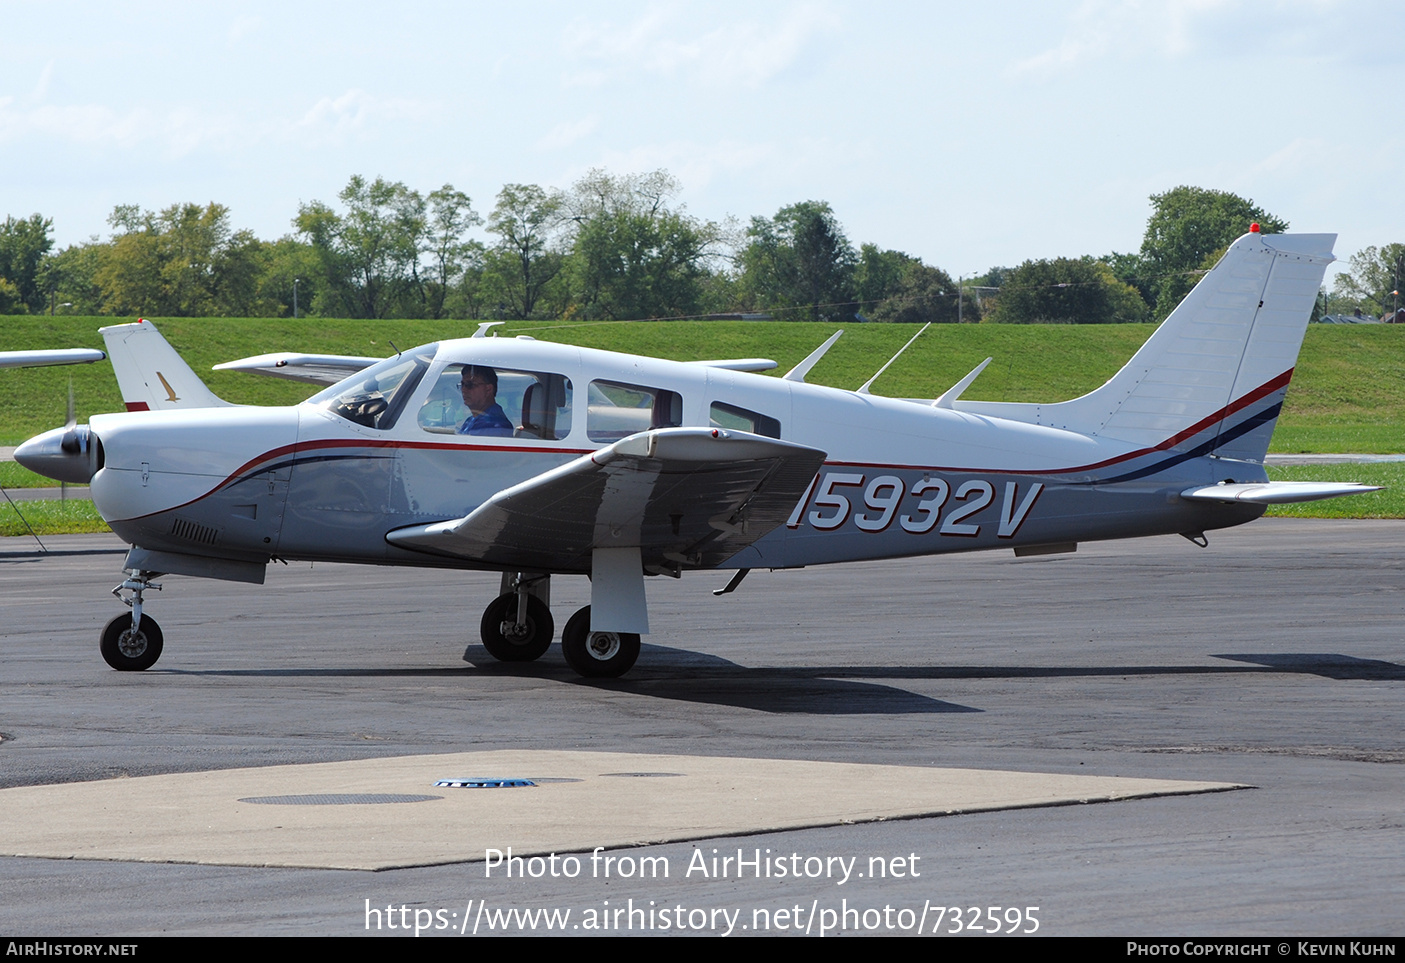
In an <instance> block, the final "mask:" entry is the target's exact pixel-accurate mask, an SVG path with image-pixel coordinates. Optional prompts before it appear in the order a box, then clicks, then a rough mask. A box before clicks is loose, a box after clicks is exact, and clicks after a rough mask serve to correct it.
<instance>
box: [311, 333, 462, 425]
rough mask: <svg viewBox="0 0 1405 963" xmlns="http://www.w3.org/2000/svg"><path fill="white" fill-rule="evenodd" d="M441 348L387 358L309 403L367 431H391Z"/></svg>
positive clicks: (430, 347)
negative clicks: (389, 429) (370, 429)
mask: <svg viewBox="0 0 1405 963" xmlns="http://www.w3.org/2000/svg"><path fill="white" fill-rule="evenodd" d="M438 347H439V346H438V345H435V344H429V345H425V346H424V347H421V348H415V349H414V350H412V351H407V352H404V353H402V354H397V355H396V356H395V357H393V358H386V359H385V360H384V361H381V362H379V363H377V364H373V365H371V367H369V368H367V369H365V370H364V371H358V372H357V373H356V374H354V375H352V376H351V377H350V378H345V379H343V380H342V381H339V382H337V383H336V384H334V385H332V386H331V387H330V388H326V389H324V390H322V391H319V392H318V393H317V394H315V395H313V396H312V397H311V398H309V399H308V402H309V403H310V404H314V405H318V406H320V407H323V408H326V409H327V410H328V411H330V412H331V413H332V414H334V415H340V416H341V417H343V418H345V419H346V420H347V421H351V422H355V423H356V424H358V425H362V426H364V427H366V428H378V429H386V428H391V427H393V426H394V425H395V422H396V420H397V419H399V417H400V412H401V411H402V410H403V409H404V407H405V403H406V402H407V401H408V400H409V398H410V395H412V394H414V391H415V387H416V386H417V385H418V384H419V383H420V379H421V378H423V377H424V373H425V372H426V371H427V370H429V363H430V362H431V361H433V360H434V352H435V351H436V350H438Z"/></svg>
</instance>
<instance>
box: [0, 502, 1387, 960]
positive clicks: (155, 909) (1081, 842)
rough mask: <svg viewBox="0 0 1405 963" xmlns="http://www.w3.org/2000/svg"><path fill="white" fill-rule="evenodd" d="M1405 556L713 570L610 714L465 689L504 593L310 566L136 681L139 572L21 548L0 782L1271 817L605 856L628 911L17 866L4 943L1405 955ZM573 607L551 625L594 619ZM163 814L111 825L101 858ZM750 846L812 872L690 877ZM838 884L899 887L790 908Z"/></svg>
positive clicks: (247, 590) (1215, 543)
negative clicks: (696, 759) (841, 767)
mask: <svg viewBox="0 0 1405 963" xmlns="http://www.w3.org/2000/svg"><path fill="white" fill-rule="evenodd" d="M1402 536H1405V523H1400V522H1337V521H1299V520H1287V519H1272V520H1261V521H1259V522H1255V523H1254V524H1252V525H1249V526H1246V527H1244V528H1241V529H1237V530H1234V531H1230V532H1221V533H1210V546H1209V548H1207V549H1203V550H1202V549H1199V548H1196V547H1195V546H1193V545H1191V544H1190V543H1189V542H1187V541H1184V540H1183V539H1180V538H1176V537H1168V538H1160V539H1148V540H1137V541H1129V542H1119V543H1107V544H1102V545H1084V546H1081V547H1080V549H1079V552H1078V553H1077V554H1075V555H1068V556H1052V557H1045V558H1034V559H1021V560H1016V559H1013V558H1012V557H1011V556H1010V555H1008V554H1006V553H988V554H981V555H972V556H949V557H945V558H932V559H913V560H904V561H898V562H885V563H866V564H860V565H848V566H835V567H829V568H816V569H807V570H803V571H793V572H775V573H769V572H755V573H753V574H752V576H751V577H750V578H749V579H747V581H746V582H745V583H744V584H743V585H742V587H741V588H740V589H739V590H738V591H737V592H736V593H735V594H733V595H730V596H726V597H724V598H720V599H719V598H714V597H712V595H711V594H710V592H709V589H712V588H717V587H720V586H721V585H722V584H724V583H725V581H726V578H725V575H724V574H703V575H689V576H685V577H684V578H683V579H682V580H681V581H677V582H675V581H671V580H665V579H654V580H650V583H649V595H650V605H651V613H650V614H651V623H652V624H653V626H654V628H655V634H654V635H652V636H649V637H647V638H646V641H645V648H644V653H643V655H642V657H641V659H640V662H639V664H638V665H637V666H636V668H635V669H634V670H633V671H632V672H631V673H630V675H629V676H627V677H626V678H625V679H622V680H619V681H613V682H603V683H587V682H582V681H580V680H578V679H577V678H576V677H575V676H574V675H573V674H572V673H571V672H570V670H569V669H568V668H567V667H566V666H565V664H564V662H563V661H562V659H561V657H560V653H559V651H558V650H557V649H556V648H553V649H552V651H550V652H548V653H547V655H546V656H545V657H543V659H542V660H541V661H539V662H537V663H533V664H530V665H526V666H522V665H516V666H514V665H505V664H499V663H495V662H493V661H492V660H491V659H490V658H489V657H488V655H487V653H486V652H485V651H484V650H483V649H482V647H481V646H480V645H478V644H476V642H473V644H470V645H469V647H468V651H467V656H468V660H469V661H467V662H465V661H463V659H462V657H463V655H464V654H465V653H464V646H465V644H466V643H467V642H472V640H473V639H475V638H476V636H477V631H478V621H479V617H480V614H481V611H482V608H483V606H484V605H485V604H486V603H487V602H488V601H489V600H490V599H491V597H492V595H493V594H494V593H495V591H496V587H497V579H496V577H495V576H490V575H482V574H464V573H452V572H442V571H432V570H431V571H411V570H404V569H378V568H369V567H366V568H360V567H351V566H337V565H320V564H319V565H316V566H308V565H306V564H303V565H292V566H288V567H286V568H285V567H283V566H276V567H274V568H273V569H271V570H270V573H269V581H268V583H267V584H266V585H264V586H262V587H256V586H243V585H236V584H232V583H219V582H208V581H201V580H194V579H185V578H176V577H170V578H167V579H165V580H164V583H165V589H164V590H163V591H162V592H159V593H158V592H153V593H150V594H149V595H148V601H147V612H148V613H149V614H150V615H152V616H154V617H155V618H157V619H158V620H159V621H160V623H161V625H162V628H163V629H164V633H165V638H166V652H165V654H164V655H163V657H162V659H161V661H160V662H159V663H158V664H157V665H156V666H155V667H154V668H153V669H151V670H150V671H148V672H146V673H130V674H127V673H116V672H113V671H111V670H110V669H108V668H107V667H106V665H105V664H104V663H103V662H102V661H101V659H100V657H99V655H98V653H97V644H96V642H97V635H98V632H99V630H100V629H101V627H102V625H103V624H104V623H105V622H106V620H107V619H109V618H111V617H112V616H113V615H115V614H117V613H118V612H119V611H124V609H122V607H121V606H120V605H119V604H118V603H117V602H116V601H115V600H114V599H112V598H111V596H110V595H109V594H108V592H109V590H110V589H111V587H112V586H113V585H114V584H116V582H117V581H118V579H119V572H118V565H119V564H120V561H121V546H120V543H118V542H116V540H115V539H113V538H111V537H103V536H64V537H50V538H46V539H45V541H46V544H48V545H49V547H50V548H51V549H54V550H55V551H52V552H51V553H50V554H49V555H47V556H44V555H39V554H36V553H35V551H34V543H33V541H32V540H29V541H27V542H26V540H23V539H18V538H16V539H5V540H3V543H0V597H2V598H3V611H4V616H5V622H6V629H5V641H4V645H3V648H0V679H3V680H4V688H3V690H0V691H3V693H4V696H3V699H2V700H0V733H3V734H4V741H3V742H0V787H16V786H39V785H53V784H63V783H71V782H80V781H92V780H103V779H121V778H123V777H131V776H143V775H156V774H162V773H182V772H203V771H210V770H217V769H231V768H236V767H250V766H270V765H279V764H303V763H325V762H336V761H349V760H375V759H381V758H386V757H396V756H406V755H422V754H433V753H463V752H476V751H488V750H573V751H574V750H586V751H592V752H620V753H641V752H642V753H652V754H657V755H675V756H683V757H686V756H710V757H736V758H744V759H784V760H796V761H814V762H835V763H874V764H882V765H889V766H904V767H928V768H931V767H952V768H969V769H988V770H1009V771H1017V772H1022V773H1056V774H1068V775H1091V776H1121V777H1134V778H1143V779H1145V778H1153V779H1177V780H1197V781H1209V782H1225V783H1238V784H1248V785H1251V786H1253V787H1255V788H1252V789H1247V790H1239V791H1233V792H1223V793H1214V794H1209V795H1192V796H1171V797H1165V798H1155V799H1138V800H1129V801H1125V802H1115V803H1104V804H1096V805H1071V806H1060V807H1054V808H1029V809H1017V810H1003V811H995V812H982V813H972V814H965V815H954V816H946V817H941V818H921V819H904V820H895V821H883V822H872V823H865V824H856V825H839V826H829V827H817V828H810V829H798V830H793V831H786V832H768V833H762V834H758V835H746V836H727V837H716V836H714V837H711V838H705V839H697V840H693V841H691V842H682V843H672V844H668V845H661V846H649V847H643V848H639V849H611V850H609V854H610V855H614V856H616V857H622V856H624V855H628V856H631V857H632V858H633V859H634V860H636V861H637V862H635V863H633V864H632V865H634V866H642V865H643V863H642V860H643V858H645V857H667V858H668V861H669V866H670V869H671V871H670V875H669V878H667V879H662V878H647V879H641V878H639V876H638V875H635V876H632V877H627V878H621V877H620V875H619V874H618V873H616V874H615V875H613V876H610V877H609V878H606V877H604V876H602V875H601V874H600V873H599V872H598V871H596V872H592V863H591V860H590V854H589V852H585V853H583V854H581V855H579V856H578V859H579V860H580V863H581V869H580V870H579V872H578V873H577V875H575V876H574V877H570V876H566V875H564V874H561V873H558V875H556V876H554V877H553V876H552V875H551V873H550V871H549V870H548V869H547V868H546V867H545V865H543V866H541V867H535V868H539V869H541V871H542V872H541V875H540V876H539V878H531V877H530V876H528V877H526V878H519V877H513V878H506V877H505V876H504V875H503V872H502V869H501V867H499V868H498V870H497V871H496V872H491V871H490V870H489V869H488V868H487V866H486V864H485V863H484V862H481V861H479V862H468V863H460V864H454V865H446V866H433V867H422V868H410V869H395V870H386V871H382V872H375V873H371V872H365V871H352V870H317V869H286V868H263V867H248V866H244V867H234V866H219V865H185V864H171V863H140V862H125V861H97V860H71V859H70V860H52V859H39V858H15V857H8V858H0V932H5V933H8V934H26V935H85V934H87V935H124V934H130V935H138V934H160V933H183V934H250V935H253V934H275V935H283V934H298V935H302V934H307V935H313V934H337V935H357V934H362V933H366V932H370V933H379V934H380V935H387V936H403V935H409V934H411V933H413V931H414V924H415V922H416V920H417V914H419V915H418V920H419V922H421V923H422V924H424V925H425V926H426V927H428V928H427V929H426V930H425V934H426V935H429V934H434V933H443V934H447V933H451V932H455V931H456V930H457V929H458V927H459V926H460V925H464V924H463V923H462V921H463V920H464V919H465V918H469V917H472V918H473V921H474V922H473V925H474V926H477V927H478V928H479V932H480V935H482V934H483V933H485V932H487V927H488V924H489V923H490V922H492V921H493V920H494V919H495V918H496V917H495V916H494V914H495V913H498V912H501V911H507V910H510V911H514V912H516V911H537V910H544V909H545V910H555V911H558V912H564V911H566V910H570V911H571V915H570V916H569V917H568V918H566V922H565V923H564V924H563V925H564V926H565V927H566V929H567V931H568V932H571V933H575V934H581V935H585V934H588V933H591V932H596V930H594V929H591V927H592V925H594V926H596V927H599V926H600V925H601V924H602V922H606V923H608V922H610V921H611V914H615V913H616V911H619V913H618V915H615V916H614V919H613V922H614V924H616V925H618V926H619V927H620V929H621V930H622V931H623V932H636V933H637V932H641V931H646V932H669V933H674V932H677V931H678V929H679V928H680V925H685V926H686V928H688V931H690V932H693V931H695V930H693V929H692V927H695V926H697V927H700V928H699V929H698V930H696V931H697V932H702V933H708V934H714V933H715V934H719V935H720V934H721V933H723V932H727V931H728V930H727V927H728V922H727V921H728V919H729V918H730V919H732V920H733V921H734V923H733V927H732V930H731V932H732V933H733V935H740V934H742V933H747V934H750V933H754V932H756V929H755V927H758V926H762V925H763V924H768V925H769V927H770V928H769V932H792V931H794V929H797V928H798V929H800V930H801V931H808V932H810V933H811V934H812V935H818V933H819V931H820V929H821V928H822V927H824V926H825V924H826V923H827V922H828V924H829V925H830V926H831V927H833V928H840V927H842V928H844V929H846V930H847V931H849V932H855V931H857V932H878V933H883V932H894V933H901V932H911V931H912V929H913V928H915V926H916V925H917V921H918V920H919V919H921V920H922V921H923V922H922V926H923V928H924V929H925V930H926V931H927V932H929V933H930V932H931V931H932V930H933V929H934V928H935V929H940V930H941V931H942V932H944V933H945V932H949V931H951V930H952V929H954V928H956V927H957V926H960V927H963V928H964V927H966V926H969V925H971V924H972V923H978V924H979V925H981V926H982V927H984V928H986V929H992V928H994V923H995V920H998V921H999V925H1000V928H1001V929H1002V931H1003V930H1004V929H1007V928H1009V927H1010V926H1011V925H1016V928H1017V929H1019V930H1020V931H1021V932H1025V931H1028V930H1030V929H1032V928H1033V924H1032V922H1031V917H1033V919H1036V920H1037V921H1038V928H1037V932H1038V933H1039V934H1043V935H1057V934H1099V935H1137V934H1141V935H1152V934H1154V935H1157V936H1180V935H1184V936H1199V935H1266V936H1275V935H1285V936H1295V935H1296V936H1300V935H1342V936H1371V935H1400V934H1401V933H1402V931H1405V925H1402V922H1401V913H1402V911H1401V909H1400V907H1401V906H1402V905H1405V869H1402V862H1401V857H1400V854H1401V853H1402V852H1405V792H1402V790H1405V765H1402V764H1405V745H1402V733H1405V700H1402V699H1401V693H1402V686H1405V644H1402V631H1401V625H1402V613H1401V594H1400V587H1401V580H1402V575H1405V537H1402ZM552 591H553V612H554V613H555V615H556V621H557V624H558V626H560V625H562V624H564V622H565V619H566V618H567V617H568V616H569V615H570V613H571V612H572V611H573V610H574V608H575V607H576V606H578V605H580V604H583V603H584V601H585V598H586V594H587V586H586V583H585V582H584V580H582V579H558V580H556V582H555V583H554V584H553V586H552ZM850 789H852V787H846V791H847V790H850ZM152 818H154V817H152V816H151V815H150V814H149V813H145V812H142V811H133V809H132V808H131V807H127V806H121V805H116V804H114V805H112V806H107V807H97V808H95V809H94V811H93V813H92V819H93V820H94V821H95V823H97V824H99V825H100V824H103V823H109V824H110V825H111V826H112V831H113V832H114V833H120V832H122V831H124V828H125V827H128V826H130V825H131V824H133V823H138V822H139V823H146V822H148V821H149V820H151V819H152ZM738 849H741V850H742V851H743V855H744V856H745V858H746V859H748V860H750V859H752V858H753V854H754V853H756V852H757V851H758V850H759V851H760V855H761V856H762V857H763V859H765V860H774V861H784V863H785V865H786V866H787V867H793V868H796V869H798V870H799V871H800V876H799V877H798V878H796V877H795V876H794V875H786V876H784V877H781V876H779V875H777V873H775V872H772V873H771V874H770V875H769V876H768V875H762V876H760V877H759V878H758V877H757V876H755V874H754V873H752V872H750V871H748V870H746V869H744V870H743V875H742V877H741V878H738V876H737V873H736V870H735V860H734V864H733V868H732V870H731V871H730V872H729V873H728V875H727V876H726V877H725V878H717V877H714V876H712V875H711V874H710V873H709V874H708V875H703V874H702V873H701V872H699V871H698V870H697V865H698V863H697V861H698V860H700V859H701V860H703V861H704V862H706V861H707V860H711V859H712V857H713V856H714V855H717V856H718V858H719V859H720V858H721V857H723V856H726V855H733V856H735V855H736V853H737V850H738ZM713 850H716V851H717V852H716V854H714V853H713ZM768 851H769V852H768ZM812 857H819V858H820V862H808V861H809V860H811V858H812ZM836 859H837V860H838V861H839V863H840V865H841V866H842V864H843V861H845V860H857V864H856V865H859V866H863V867H870V868H871V867H874V866H875V865H877V866H879V868H882V867H886V868H887V870H888V871H889V872H888V875H887V876H886V877H884V878H877V877H876V876H874V875H870V876H865V877H864V878H861V879H860V878H851V879H849V880H848V882H847V883H844V884H842V885H841V884H840V883H839V882H838V881H837V879H836V878H835V877H834V876H832V875H829V874H827V873H825V874H819V875H814V876H810V875H806V869H805V868H806V867H807V866H808V867H815V866H819V865H821V863H823V864H826V865H830V866H832V865H833V864H834V863H833V860H836ZM872 860H877V861H878V863H877V864H875V863H874V862H872ZM616 865H617V866H618V865H619V864H616ZM651 865H652V866H655V867H657V866H658V865H660V864H659V863H653V864H651ZM708 865H711V864H708ZM776 865H779V863H772V862H766V863H765V866H767V867H768V868H772V869H774V868H775V866H776ZM690 868H692V869H693V872H687V870H689V869H690ZM520 872H521V873H527V872H529V867H528V866H526V865H524V866H523V867H522V868H521V871H520ZM631 900H632V901H633V902H632V903H631V902H630V901H631ZM480 901H481V902H480ZM938 907H961V908H962V912H961V914H960V916H959V918H957V919H956V920H954V919H953V917H952V916H951V913H950V911H949V910H948V911H946V912H944V913H941V914H939V912H938V909H937V908H938ZM973 907H979V908H980V909H979V911H978V912H973V911H972V908H973ZM991 907H998V909H997V910H996V911H995V916H993V917H992V916H991V915H990V908H991ZM1033 907H1038V909H1032V908H1033ZM665 909H667V910H668V911H669V913H668V914H664V913H663V910H665ZM392 910H393V912H392ZM373 911H374V912H373ZM631 911H636V912H635V913H631ZM649 912H652V913H653V915H652V916H650V915H648V914H649ZM729 913H730V914H735V915H732V916H731V917H729V916H728V914H729ZM846 913H847V914H848V915H846ZM553 919H555V920H557V921H560V920H561V919H562V917H560V916H557V917H555V918H553ZM441 921H442V924H443V925H442V926H441ZM678 921H682V923H681V924H680V922H678ZM1012 921H1013V922H1012ZM546 922H547V918H545V917H533V918H532V920H531V921H528V922H524V920H523V918H522V917H514V918H512V919H511V920H510V921H509V922H508V923H507V924H506V928H507V929H508V930H509V931H512V932H517V931H523V930H526V931H532V930H533V924H534V925H535V932H546ZM391 923H394V925H395V928H394V929H391V927H390V924H391ZM665 925H667V926H668V929H667V930H665V928H664V927H665ZM744 925H745V926H747V927H748V928H747V929H745V930H742V929H741V927H742V926H744ZM576 926H581V927H583V928H582V929H574V928H573V927H576ZM628 926H633V927H634V928H633V930H629V929H627V928H626V927H628ZM405 927H409V929H408V930H407V929H406V928H405ZM450 927H452V929H450ZM807 927H808V929H807ZM613 931H614V929H613V926H612V927H611V929H610V932H613Z"/></svg>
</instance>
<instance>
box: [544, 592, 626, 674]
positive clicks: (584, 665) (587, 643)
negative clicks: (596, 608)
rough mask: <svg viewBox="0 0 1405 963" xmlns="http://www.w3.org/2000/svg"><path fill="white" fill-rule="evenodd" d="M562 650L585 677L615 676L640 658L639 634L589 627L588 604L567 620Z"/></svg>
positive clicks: (568, 661)
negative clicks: (602, 630)
mask: <svg viewBox="0 0 1405 963" xmlns="http://www.w3.org/2000/svg"><path fill="white" fill-rule="evenodd" d="M561 654H562V655H564V656H565V657H566V664H567V665H569V666H570V667H571V668H573V669H575V670H576V672H577V673H578V674H580V675H583V676H585V677H586V678H587V679H618V678H619V677H620V676H622V675H624V674H625V673H626V672H628V671H629V670H630V667H631V666H633V665H634V662H635V660H636V659H638V658H639V636H638V635H637V634H635V633H634V632H592V631H590V606H589V605H587V606H586V607H585V608H583V609H581V610H580V611H579V612H577V613H576V614H575V615H573V616H571V619H570V621H568V622H567V623H566V628H565V630H564V631H562V633H561Z"/></svg>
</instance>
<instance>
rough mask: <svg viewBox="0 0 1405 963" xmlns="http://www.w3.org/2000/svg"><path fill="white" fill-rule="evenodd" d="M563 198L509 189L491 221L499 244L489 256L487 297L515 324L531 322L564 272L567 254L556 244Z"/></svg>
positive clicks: (530, 187) (524, 187) (527, 187)
mask: <svg viewBox="0 0 1405 963" xmlns="http://www.w3.org/2000/svg"><path fill="white" fill-rule="evenodd" d="M562 203H563V198H562V196H561V194H560V193H559V192H556V191H546V190H543V189H542V188H540V187H538V186H537V185H535V184H508V185H506V186H504V187H503V189H502V190H501V191H499V192H498V200H497V204H496V205H495V206H494V207H493V212H492V213H491V214H489V215H488V230H489V232H491V233H493V234H496V235H497V236H498V243H497V244H496V245H495V246H494V247H493V248H491V249H490V250H488V251H487V252H485V254H484V278H483V282H484V285H485V289H484V295H483V296H484V297H486V298H487V299H488V300H490V301H491V300H496V301H497V302H498V303H499V304H501V305H502V306H503V310H504V311H505V312H506V313H507V314H508V315H509V316H510V317H514V318H530V317H532V316H533V313H534V312H535V311H536V310H537V304H538V302H539V301H540V300H541V299H542V296H543V294H545V293H546V291H547V286H548V285H549V284H551V282H552V281H553V280H554V279H555V278H556V276H557V275H558V274H560V272H561V266H562V261H563V258H562V254H561V252H560V251H559V250H557V249H556V247H555V245H554V242H555V241H556V239H557V235H558V234H559V229H560V226H561V216H560V215H561V209H562Z"/></svg>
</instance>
